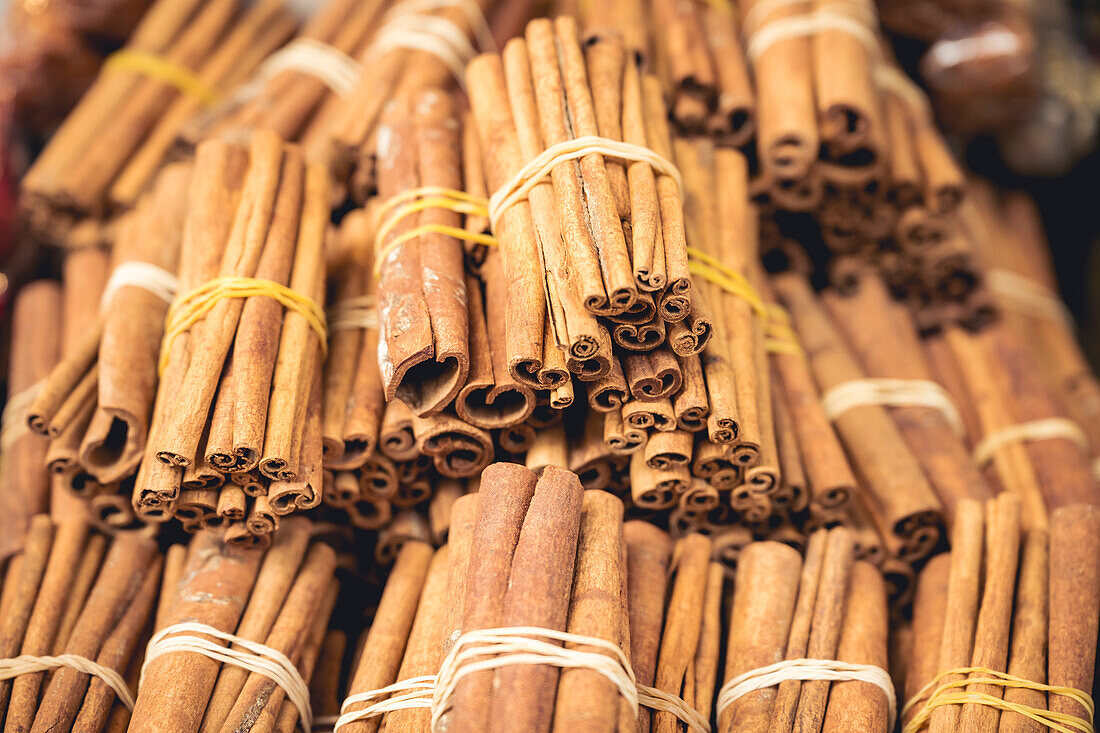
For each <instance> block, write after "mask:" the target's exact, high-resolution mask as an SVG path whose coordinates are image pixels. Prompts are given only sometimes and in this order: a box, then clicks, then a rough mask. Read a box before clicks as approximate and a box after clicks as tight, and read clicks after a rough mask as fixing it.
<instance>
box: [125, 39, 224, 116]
mask: <svg viewBox="0 0 1100 733" xmlns="http://www.w3.org/2000/svg"><path fill="white" fill-rule="evenodd" d="M103 68H104V69H105V70H107V71H133V72H136V73H138V74H142V75H144V76H147V77H150V78H151V79H156V80H157V81H162V82H164V83H165V84H169V85H171V86H173V87H175V88H176V89H177V90H178V91H179V92H180V93H182V94H185V95H187V96H188V97H191V98H193V99H195V100H196V101H198V102H200V103H202V104H203V105H205V106H207V107H210V106H212V105H214V104H216V103H217V101H218V96H219V95H218V92H217V91H216V90H215V89H214V88H213V87H211V86H210V85H209V84H207V83H206V82H205V81H203V79H202V78H201V77H200V76H199V75H198V74H196V73H195V72H194V71H191V69H188V68H187V67H186V66H183V65H181V64H178V63H176V62H175V61H170V60H169V59H166V58H164V57H163V56H158V55H156V54H154V53H150V52H148V51H138V50H137V49H133V48H124V49H122V50H121V51H115V52H114V53H113V54H111V55H110V56H108V57H107V60H106V61H104V62H103Z"/></svg>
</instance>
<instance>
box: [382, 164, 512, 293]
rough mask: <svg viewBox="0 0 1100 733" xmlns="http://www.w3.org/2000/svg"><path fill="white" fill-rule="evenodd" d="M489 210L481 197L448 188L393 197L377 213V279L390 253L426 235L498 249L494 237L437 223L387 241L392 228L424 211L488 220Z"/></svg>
mask: <svg viewBox="0 0 1100 733" xmlns="http://www.w3.org/2000/svg"><path fill="white" fill-rule="evenodd" d="M487 206H488V201H487V200H486V199H484V198H482V197H480V196H474V195H472V194H468V193H466V192H465V191H459V190H457V189H454V188H445V187H443V186H420V187H419V188H410V189H409V190H407V191H402V192H401V193H399V194H397V195H395V196H392V197H390V199H389V200H387V201H386V203H385V204H383V205H382V207H381V208H380V209H379V210H378V214H377V216H378V219H379V221H381V222H382V225H381V226H379V227H378V231H377V232H376V233H375V236H374V250H375V255H374V273H375V275H377V274H378V273H379V272H380V270H381V269H382V263H383V262H385V261H386V258H387V256H388V255H389V254H390V252H392V251H393V250H394V249H395V248H397V247H399V246H401V245H402V244H404V243H405V242H408V241H410V240H412V239H416V238H417V237H419V236H421V235H424V234H445V235H447V236H449V237H454V238H455V239H461V240H464V241H467V242H474V243H475V244H482V245H485V246H487V247H492V246H495V245H496V243H497V240H496V237H494V236H492V235H491V234H482V233H481V232H471V231H469V230H466V229H463V228H461V227H456V226H450V225H448V224H438V223H436V224H423V225H421V226H418V227H415V228H414V229H411V230H409V231H407V232H403V233H402V234H400V235H398V236H396V237H394V238H393V239H390V240H389V241H386V237H387V236H389V234H390V232H392V231H393V228H394V227H396V226H397V225H398V224H399V223H400V222H401V221H402V220H404V219H406V218H407V217H409V216H412V215H413V214H417V213H420V212H421V211H425V210H427V209H446V210H447V211H453V212H455V213H456V214H465V215H467V216H483V217H487V216H488V215H489V214H488V209H487Z"/></svg>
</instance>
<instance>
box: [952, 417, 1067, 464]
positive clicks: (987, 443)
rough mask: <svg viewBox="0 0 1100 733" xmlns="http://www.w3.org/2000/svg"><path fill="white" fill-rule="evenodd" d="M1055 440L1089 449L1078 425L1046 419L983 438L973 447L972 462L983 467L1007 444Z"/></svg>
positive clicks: (1021, 424)
mask: <svg viewBox="0 0 1100 733" xmlns="http://www.w3.org/2000/svg"><path fill="white" fill-rule="evenodd" d="M1055 438H1064V439H1066V440H1071V441H1073V442H1074V443H1076V444H1077V445H1079V446H1080V447H1081V448H1082V449H1083V450H1086V451H1087V450H1088V449H1089V439H1088V438H1087V437H1086V436H1085V431H1084V430H1082V429H1081V426H1080V425H1078V424H1077V423H1075V422H1073V421H1072V420H1067V419H1066V418H1064V417H1048V418H1045V419H1042V420H1032V421H1031V422H1025V423H1019V424H1017V425H1010V426H1009V427H1007V428H1002V429H1001V430H996V431H994V432H992V433H990V434H989V435H987V436H985V437H984V438H982V439H981V442H979V443H978V444H977V445H976V446H974V462H975V463H977V464H978V465H979V466H984V465H985V464H987V463H989V461H990V460H992V459H993V454H994V453H996V452H997V451H998V450H1000V449H1001V448H1003V447H1004V446H1006V445H1008V444H1009V443H1019V442H1030V441H1035V440H1054V439H1055Z"/></svg>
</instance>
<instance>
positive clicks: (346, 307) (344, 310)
mask: <svg viewBox="0 0 1100 733" xmlns="http://www.w3.org/2000/svg"><path fill="white" fill-rule="evenodd" d="M326 317H327V319H328V332H329V333H334V332H336V331H345V330H348V329H352V328H365V329H368V330H371V331H377V330H378V310H377V308H376V303H375V298H374V296H373V295H360V296H359V297H357V298H346V299H344V300H340V301H337V302H336V303H334V304H333V306H332V307H331V308H330V309H329V310H328V312H327V314H326Z"/></svg>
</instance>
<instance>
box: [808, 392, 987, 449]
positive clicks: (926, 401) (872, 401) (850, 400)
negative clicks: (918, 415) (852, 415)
mask: <svg viewBox="0 0 1100 733" xmlns="http://www.w3.org/2000/svg"><path fill="white" fill-rule="evenodd" d="M821 405H822V407H823V408H824V409H825V414H826V415H828V417H829V419H830V420H836V419H837V418H838V417H840V416H841V415H843V414H844V413H845V412H847V411H848V410H851V409H853V408H856V407H866V406H868V405H879V406H882V407H930V408H932V409H935V410H939V411H940V413H942V414H943V417H944V419H945V420H947V422H948V423H949V424H950V425H951V429H952V430H954V431H955V434H956V435H958V436H959V437H964V436H965V435H966V427H965V426H964V425H963V420H962V416H961V415H960V414H959V409H958V408H957V407H955V402H954V400H952V399H951V394H950V393H949V392H948V391H947V390H946V389H944V388H943V387H941V386H940V385H938V384H936V383H935V382H932V381H929V380H927V379H885V378H882V379H875V378H868V379H853V380H851V381H848V382H841V383H840V384H838V385H836V386H835V387H832V388H831V389H828V390H826V391H825V394H823V395H821Z"/></svg>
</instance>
